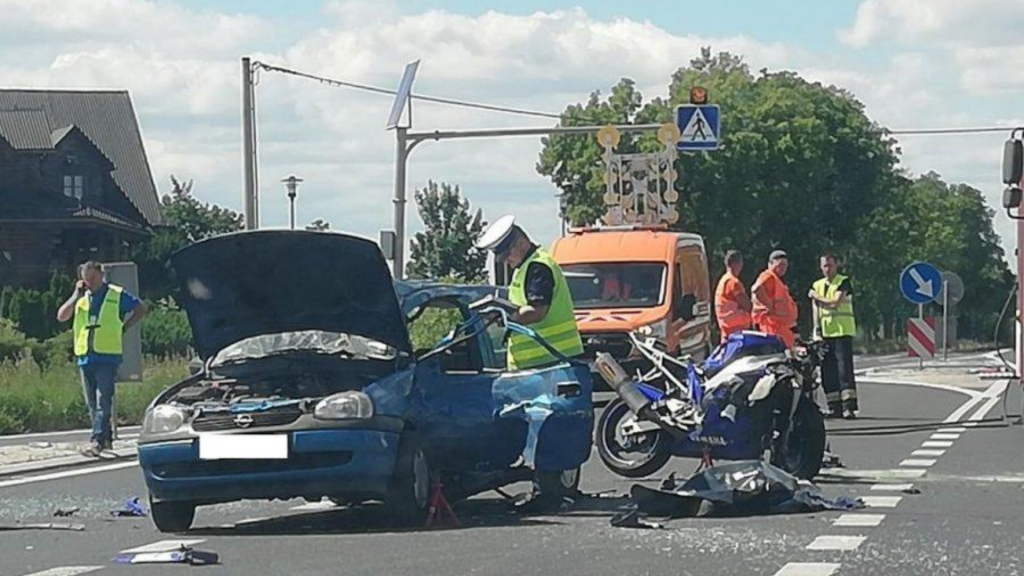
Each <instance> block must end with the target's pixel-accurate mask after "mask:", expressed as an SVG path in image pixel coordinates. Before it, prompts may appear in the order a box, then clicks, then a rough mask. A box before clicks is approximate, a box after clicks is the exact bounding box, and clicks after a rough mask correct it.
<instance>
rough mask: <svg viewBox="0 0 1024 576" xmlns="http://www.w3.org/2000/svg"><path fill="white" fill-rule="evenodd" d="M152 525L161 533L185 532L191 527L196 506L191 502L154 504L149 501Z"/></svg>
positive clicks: (151, 500)
mask: <svg viewBox="0 0 1024 576" xmlns="http://www.w3.org/2000/svg"><path fill="white" fill-rule="evenodd" d="M149 508H150V510H151V511H152V514H153V524H156V529H157V530H159V531H161V532H185V531H186V530H188V529H189V528H191V527H192V521H193V520H195V517H196V505H195V504H192V503H191V502H154V501H153V499H152V498H150V500H149Z"/></svg>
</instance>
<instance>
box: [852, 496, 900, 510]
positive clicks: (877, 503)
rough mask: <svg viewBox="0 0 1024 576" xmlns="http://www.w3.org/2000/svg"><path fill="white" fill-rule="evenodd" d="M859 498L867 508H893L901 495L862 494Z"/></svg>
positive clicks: (897, 503)
mask: <svg viewBox="0 0 1024 576" xmlns="http://www.w3.org/2000/svg"><path fill="white" fill-rule="evenodd" d="M861 500H863V501H864V504H866V505H867V507H868V508H895V507H896V506H897V505H899V503H900V500H903V497H902V496H862V497H861Z"/></svg>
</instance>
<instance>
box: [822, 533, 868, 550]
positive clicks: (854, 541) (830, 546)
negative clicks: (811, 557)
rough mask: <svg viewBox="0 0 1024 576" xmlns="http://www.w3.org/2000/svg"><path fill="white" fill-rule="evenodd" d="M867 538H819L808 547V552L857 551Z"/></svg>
mask: <svg viewBox="0 0 1024 576" xmlns="http://www.w3.org/2000/svg"><path fill="white" fill-rule="evenodd" d="M865 540H867V537H866V536H818V537H817V538H815V539H814V542H811V543H810V544H808V545H807V549H808V550H856V549H857V547H858V546H860V545H861V543H862V542H864V541H865Z"/></svg>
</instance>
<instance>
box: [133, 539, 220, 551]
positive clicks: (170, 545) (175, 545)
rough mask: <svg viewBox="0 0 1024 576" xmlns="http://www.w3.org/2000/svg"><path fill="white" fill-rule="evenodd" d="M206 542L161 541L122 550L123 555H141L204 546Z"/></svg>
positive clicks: (203, 540)
mask: <svg viewBox="0 0 1024 576" xmlns="http://www.w3.org/2000/svg"><path fill="white" fill-rule="evenodd" d="M203 542H206V540H205V539H202V540H161V541H159V542H153V543H152V544H146V545H145V546H139V547H138V548H129V549H127V550H121V554H139V553H144V552H171V551H172V550H177V549H179V548H181V547H182V546H195V545H196V544H202V543H203Z"/></svg>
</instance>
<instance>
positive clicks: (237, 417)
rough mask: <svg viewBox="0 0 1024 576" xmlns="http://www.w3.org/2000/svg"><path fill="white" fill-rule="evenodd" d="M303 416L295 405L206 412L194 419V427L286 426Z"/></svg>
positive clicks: (200, 429) (213, 429) (203, 429)
mask: <svg viewBox="0 0 1024 576" xmlns="http://www.w3.org/2000/svg"><path fill="white" fill-rule="evenodd" d="M299 416H302V411H301V410H299V409H298V408H297V407H295V406H289V407H287V408H277V409H274V410H268V411H266V412H244V413H241V414H230V413H204V414H200V415H199V416H198V417H197V418H196V419H195V420H193V421H192V429H193V430H195V431H196V432H223V431H226V430H252V429H253V428H265V427H268V426H284V425H287V424H291V423H292V422H295V421H296V420H298V419H299Z"/></svg>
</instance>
